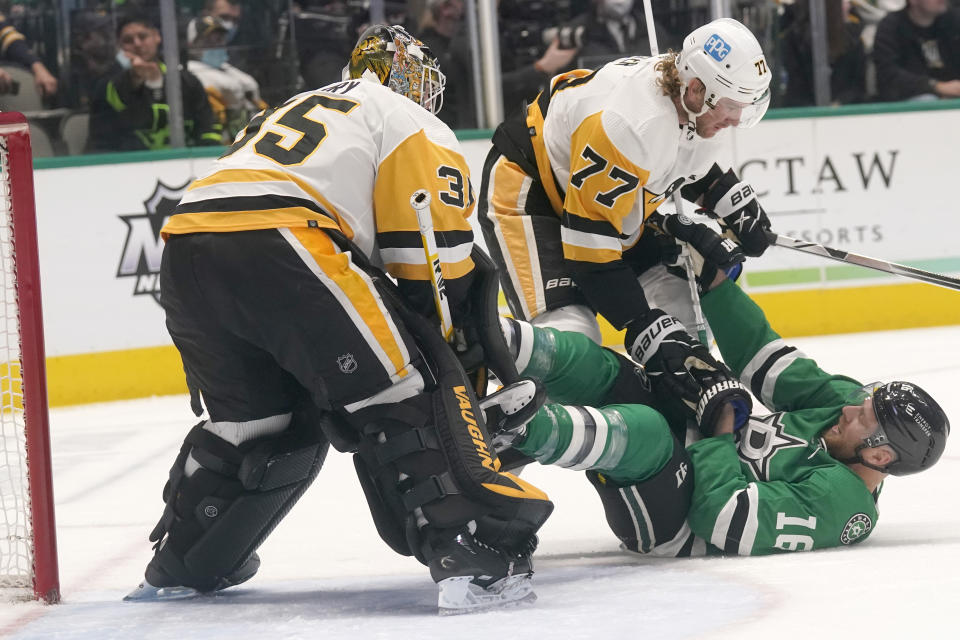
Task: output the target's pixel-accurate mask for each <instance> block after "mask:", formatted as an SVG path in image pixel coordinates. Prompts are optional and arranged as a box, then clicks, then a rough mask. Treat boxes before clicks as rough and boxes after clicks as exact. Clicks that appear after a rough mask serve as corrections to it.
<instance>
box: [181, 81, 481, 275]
mask: <svg viewBox="0 0 960 640" xmlns="http://www.w3.org/2000/svg"><path fill="white" fill-rule="evenodd" d="M418 189H427V190H428V191H429V192H430V193H431V195H432V199H431V205H430V212H431V216H432V219H433V225H434V230H435V232H436V237H437V245H438V252H439V256H440V260H441V263H442V269H443V275H444V276H445V277H446V278H447V279H455V278H458V277H461V276H463V275H466V274H467V273H469V272H470V271H471V270H472V269H473V261H472V260H471V258H470V251H471V249H472V247H473V232H472V230H471V227H470V224H469V223H468V221H467V217H468V216H469V215H470V212H471V211H472V209H473V205H474V197H473V192H472V190H471V187H470V173H469V169H468V167H467V163H466V161H465V160H464V157H463V154H462V153H461V151H460V146H459V143H458V142H457V139H456V136H455V135H454V133H453V132H452V131H451V130H450V128H449V127H447V126H446V125H445V124H444V123H443V122H441V121H440V120H439V119H438V118H437V117H436V116H434V115H433V114H431V113H429V112H428V111H427V110H425V109H423V108H422V107H420V106H419V105H417V104H415V103H414V102H412V101H411V100H409V99H408V98H406V97H404V96H401V95H399V94H397V93H394V92H393V91H391V90H390V89H388V88H386V87H384V86H382V85H380V84H378V83H376V82H373V81H370V80H347V81H343V82H338V83H335V84H332V85H329V86H327V87H323V88H322V89H317V90H314V91H307V92H305V93H301V94H299V95H297V96H294V97H293V98H290V99H289V100H287V101H286V102H285V103H284V104H283V105H282V106H280V107H279V108H277V109H271V110H268V111H264V112H261V113H260V114H258V115H257V116H256V117H254V118H253V119H252V120H251V121H250V123H249V124H248V125H247V127H246V128H245V129H244V130H243V131H241V132H240V134H238V136H237V138H236V140H235V141H234V143H233V145H232V146H231V147H230V149H229V150H228V151H227V152H226V153H225V154H224V155H223V156H221V157H220V158H219V159H217V160H216V161H215V162H214V163H213V166H212V167H211V168H210V170H209V171H208V172H207V173H206V175H204V176H202V177H200V178H198V179H197V180H195V181H194V182H193V183H192V184H191V185H190V186H189V187H188V189H187V191H186V193H185V195H184V197H183V199H182V200H181V201H180V204H179V205H178V206H177V208H176V210H175V211H174V215H173V216H172V217H171V218H170V220H169V221H168V222H167V224H166V225H165V226H164V228H163V234H164V237H168V236H169V235H171V234H181V233H195V232H229V231H245V230H253V229H272V228H280V227H291V228H295V227H318V228H324V229H334V230H339V231H341V232H342V233H343V234H344V235H345V236H346V237H347V238H349V239H350V240H352V241H353V243H354V244H355V245H356V246H357V247H358V248H359V249H360V250H361V251H362V252H363V253H364V254H365V255H366V256H367V257H368V258H369V259H370V260H371V261H372V262H373V263H374V264H376V265H377V266H383V267H384V268H385V269H386V270H387V272H388V273H390V274H391V275H392V276H394V277H396V278H402V279H408V280H429V277H430V274H429V271H428V268H427V264H426V259H425V257H424V251H423V245H422V241H421V239H420V234H419V226H418V224H417V217H416V212H415V211H414V210H413V208H412V207H411V205H410V196H411V195H413V193H414V192H415V191H416V190H418Z"/></svg>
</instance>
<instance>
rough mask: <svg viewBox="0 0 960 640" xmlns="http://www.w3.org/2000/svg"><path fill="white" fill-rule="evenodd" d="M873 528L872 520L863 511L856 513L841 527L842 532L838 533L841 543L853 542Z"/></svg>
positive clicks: (860, 538)
mask: <svg viewBox="0 0 960 640" xmlns="http://www.w3.org/2000/svg"><path fill="white" fill-rule="evenodd" d="M870 529H873V521H872V520H870V516H868V515H867V514H865V513H858V514H856V515H855V516H853V517H852V518H850V519H849V520H847V524H846V525H844V527H843V533H841V534H840V543H841V544H853V543H854V542H859V541H860V540H862V539H863V538H865V537H866V536H867V534H868V533H870Z"/></svg>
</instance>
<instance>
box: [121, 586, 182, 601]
mask: <svg viewBox="0 0 960 640" xmlns="http://www.w3.org/2000/svg"><path fill="white" fill-rule="evenodd" d="M199 595H200V592H199V591H197V590H196V589H194V588H192V587H155V586H153V585H152V584H150V583H149V582H146V581H144V582H141V583H140V584H138V585H137V588H136V589H134V590H133V591H131V592H130V593H128V594H127V595H125V596H124V597H123V601H124V602H167V601H169V600H186V599H188V598H195V597H197V596H199Z"/></svg>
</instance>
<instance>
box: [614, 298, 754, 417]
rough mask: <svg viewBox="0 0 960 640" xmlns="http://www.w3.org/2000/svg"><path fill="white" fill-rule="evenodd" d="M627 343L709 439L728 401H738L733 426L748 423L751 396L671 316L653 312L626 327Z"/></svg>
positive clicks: (657, 386)
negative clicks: (681, 404)
mask: <svg viewBox="0 0 960 640" xmlns="http://www.w3.org/2000/svg"><path fill="white" fill-rule="evenodd" d="M624 344H625V346H626V348H627V352H628V353H629V354H630V356H631V357H632V358H633V359H634V360H635V361H636V362H639V363H640V364H642V365H643V366H644V369H645V370H646V372H647V375H648V376H649V377H650V380H651V382H652V384H653V385H654V388H655V390H656V392H657V393H658V395H661V394H664V393H666V394H668V395H671V396H673V397H675V398H677V399H679V400H680V401H681V402H682V403H683V405H684V406H685V407H686V409H687V411H688V413H689V415H691V416H694V417H696V419H697V423H698V425H700V430H701V432H703V433H704V434H705V435H712V433H713V428H714V424H715V422H716V420H717V418H718V417H719V410H720V408H721V407H722V406H723V404H724V403H725V402H733V403H734V410H735V411H736V412H737V414H738V415H737V423H736V425H735V426H737V427H738V426H741V425H742V424H743V422H745V420H746V416H747V415H749V412H750V408H751V407H752V402H751V400H750V394H749V393H747V391H746V389H745V388H744V387H743V385H741V384H740V383H739V382H738V381H737V380H736V379H735V378H734V377H733V376H732V375H731V373H730V370H729V369H727V367H726V366H725V365H724V364H722V363H721V362H718V361H717V360H716V358H714V357H713V356H711V355H710V352H709V351H708V350H707V348H706V347H705V346H704V345H702V344H701V343H699V342H697V340H695V339H694V338H693V337H692V336H691V335H690V334H689V333H687V331H686V329H684V328H683V324H681V322H680V321H679V320H677V319H676V318H674V317H673V316H669V315H667V314H666V313H664V312H663V311H661V310H660V309H651V310H650V311H649V312H648V313H647V314H646V316H645V317H644V318H637V319H636V320H634V321H632V322H631V323H629V324H628V325H627V335H626V339H625V340H624ZM738 404H739V405H740V407H739V409H738Z"/></svg>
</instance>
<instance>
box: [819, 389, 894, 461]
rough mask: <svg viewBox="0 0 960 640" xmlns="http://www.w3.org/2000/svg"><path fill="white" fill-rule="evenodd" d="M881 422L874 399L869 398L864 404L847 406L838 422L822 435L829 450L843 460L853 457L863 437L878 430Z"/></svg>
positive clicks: (841, 412)
mask: <svg viewBox="0 0 960 640" xmlns="http://www.w3.org/2000/svg"><path fill="white" fill-rule="evenodd" d="M879 426H880V422H879V421H878V420H877V414H876V413H874V411H873V399H872V398H867V399H866V400H864V401H863V404H859V405H851V406H846V407H844V408H843V409H842V410H841V411H840V417H839V418H838V419H837V424H835V425H833V426H832V427H830V428H829V429H827V430H826V431H824V432H823V433H822V434H821V436H822V437H823V440H824V442H826V443H827V451H829V452H830V455H832V456H833V457H834V458H837V459H839V460H843V459H846V458H852V457H853V456H854V455H855V452H856V450H857V447H858V446H859V445H860V444H862V443H863V439H864V438H866V437H868V436H871V435H873V434H874V433H875V432H876V431H877V427H879Z"/></svg>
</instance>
